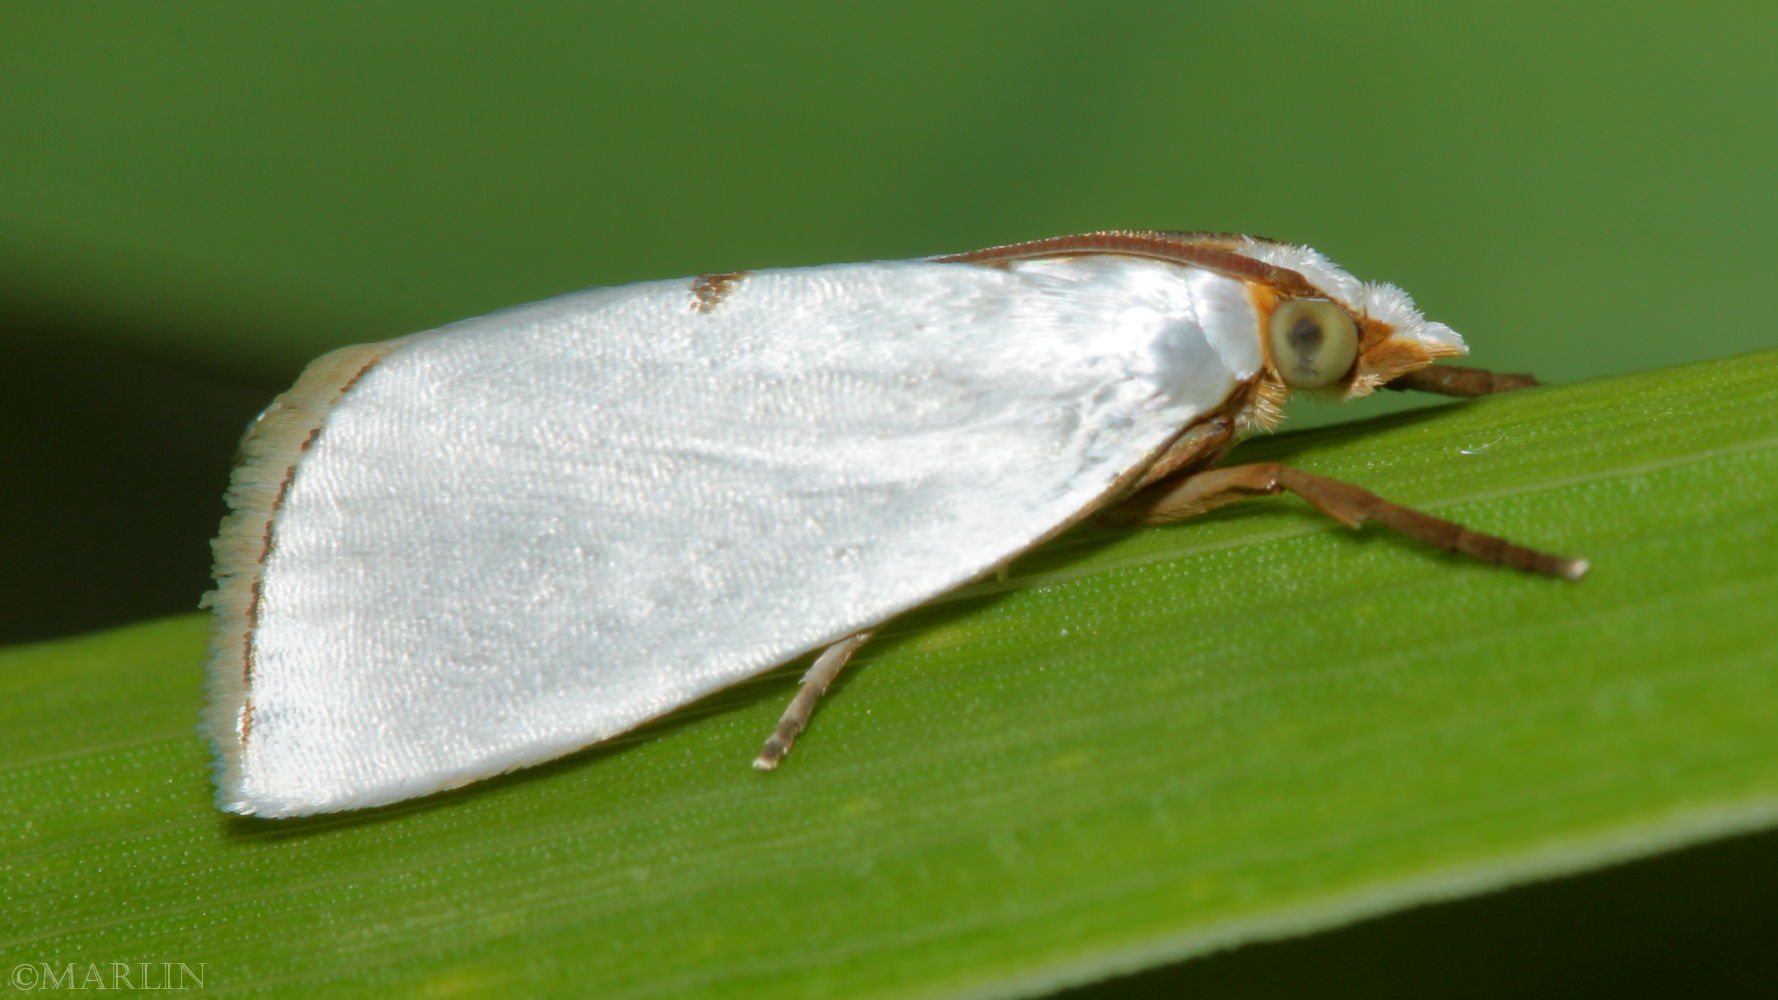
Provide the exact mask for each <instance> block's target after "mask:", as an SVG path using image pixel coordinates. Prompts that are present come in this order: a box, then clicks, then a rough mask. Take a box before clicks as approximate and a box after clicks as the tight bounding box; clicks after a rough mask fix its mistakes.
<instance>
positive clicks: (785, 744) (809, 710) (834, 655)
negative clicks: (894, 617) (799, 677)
mask: <svg viewBox="0 0 1778 1000" xmlns="http://www.w3.org/2000/svg"><path fill="white" fill-rule="evenodd" d="M873 631H874V630H873V629H866V630H864V631H863V632H857V633H854V634H852V635H849V636H847V637H846V638H844V639H841V640H840V641H839V642H836V643H834V644H833V645H831V646H829V647H827V648H826V649H825V650H822V652H821V655H820V656H817V657H816V658H815V662H814V664H813V665H812V666H810V667H809V670H808V672H807V673H805V674H803V685H802V687H800V688H798V689H797V692H796V697H794V698H792V699H790V707H788V708H786V709H785V710H784V714H783V716H781V717H780V718H779V719H778V725H777V727H776V728H774V729H773V730H772V735H770V736H768V737H766V745H765V746H764V747H762V748H761V749H760V751H759V756H757V757H755V758H753V766H754V767H757V768H759V769H760V770H761V771H770V770H772V769H773V768H776V767H777V766H778V762H779V761H781V760H783V759H784V755H785V754H787V753H789V752H790V745H791V744H792V743H795V742H796V737H797V734H798V733H801V732H802V731H803V727H804V726H807V725H808V724H809V716H811V715H813V714H814V713H815V703H816V702H818V701H820V700H821V696H822V695H823V694H825V693H827V687H828V685H830V684H832V683H833V679H834V678H835V677H838V676H839V675H840V670H841V669H842V668H844V667H845V665H846V664H847V663H848V662H850V661H851V659H852V654H853V653H856V652H858V647H860V646H862V645H864V643H865V640H867V639H869V638H870V637H871V633H872V632H873Z"/></svg>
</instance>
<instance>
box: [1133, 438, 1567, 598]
mask: <svg viewBox="0 0 1778 1000" xmlns="http://www.w3.org/2000/svg"><path fill="white" fill-rule="evenodd" d="M1285 490H1289V491H1290V492H1292V493H1295V494H1296V495H1297V496H1300V497H1302V498H1303V499H1305V500H1307V501H1309V502H1310V503H1311V504H1313V505H1314V506H1315V509H1317V510H1319V511H1321V512H1322V513H1323V514H1326V515H1327V516H1328V517H1331V518H1333V519H1334V520H1336V521H1339V522H1340V523H1341V524H1344V525H1346V526H1347V527H1349V528H1356V527H1358V526H1359V525H1361V524H1363V523H1364V522H1365V521H1367V520H1369V521H1375V522H1377V523H1378V524H1381V525H1383V526H1384V527H1386V528H1389V529H1391V530H1393V531H1397V532H1400V533H1401V534H1403V535H1406V536H1407V537H1409V538H1413V539H1416V540H1418V541H1422V542H1425V543H1426V544H1428V545H1433V546H1437V547H1438V548H1441V549H1444V550H1446V551H1449V552H1461V553H1463V554H1464V555H1467V556H1473V557H1475V558H1477V559H1480V560H1482V561H1484V562H1491V563H1498V564H1500V565H1502V566H1511V567H1513V568H1515V569H1523V570H1529V571H1531V572H1533V573H1545V574H1548V575H1550V576H1561V577H1566V578H1568V579H1570V580H1578V579H1580V577H1581V576H1582V575H1583V574H1585V573H1586V571H1587V561H1586V560H1585V559H1570V558H1568V557H1566V556H1559V555H1555V554H1553V553H1549V552H1540V551H1538V550H1537V549H1531V548H1526V547H1525V546H1523V545H1516V544H1514V543H1512V542H1509V541H1507V540H1506V539H1504V538H1499V537H1496V536H1494V535H1488V534H1483V533H1482V532H1479V531H1472V530H1470V529H1469V528H1465V527H1464V526H1463V525H1461V524H1456V523H1453V522H1451V521H1446V520H1444V519H1443V518H1437V517H1433V516H1432V515H1431V514H1428V513H1426V512H1424V511H1418V510H1414V509H1413V508H1411V507H1403V506H1402V505H1400V504H1397V503H1391V502H1390V501H1388V500H1385V499H1383V498H1382V497H1380V496H1377V495H1376V494H1375V493H1372V492H1371V491H1369V490H1367V489H1365V488H1363V487H1361V486H1355V485H1353V484H1351V483H1347V482H1341V481H1340V480H1338V479H1328V478H1327V477H1325V476H1317V475H1313V474H1311V473H1307V472H1303V471H1302V470H1300V469H1293V468H1291V467H1289V466H1287V465H1279V464H1278V463H1276V462H1256V463H1253V464H1251V465H1231V466H1228V467H1226V468H1220V469H1208V470H1205V471H1203V472H1198V473H1194V474H1192V475H1189V476H1186V477H1185V478H1183V479H1180V480H1178V481H1176V482H1169V483H1159V484H1156V485H1155V486H1152V487H1149V488H1148V489H1146V490H1143V491H1142V492H1140V493H1138V494H1136V496H1134V497H1132V498H1131V499H1130V500H1129V501H1127V502H1126V503H1125V504H1124V505H1123V507H1121V508H1120V509H1119V510H1118V511H1117V512H1116V514H1115V515H1114V516H1116V517H1117V519H1118V520H1121V521H1124V522H1126V523H1135V524H1166V523H1168V522H1171V521H1180V520H1184V519H1185V518H1188V517H1194V516H1196V515H1198V514H1202V513H1204V512H1205V511H1209V510H1214V509H1216V508H1217V507H1221V506H1224V505H1226V504H1231V503H1234V502H1235V501H1237V500H1241V499H1244V498H1246V497H1250V496H1264V495H1267V494H1272V493H1281V492H1283V491H1285Z"/></svg>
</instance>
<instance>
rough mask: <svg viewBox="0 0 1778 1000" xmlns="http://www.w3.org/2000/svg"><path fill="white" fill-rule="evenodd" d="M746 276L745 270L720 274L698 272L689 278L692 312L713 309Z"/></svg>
mask: <svg viewBox="0 0 1778 1000" xmlns="http://www.w3.org/2000/svg"><path fill="white" fill-rule="evenodd" d="M746 276H747V272H746V271H727V272H724V273H722V274H700V275H698V276H697V277H695V278H693V279H691V309H692V312H701V313H707V312H709V311H710V310H712V309H715V308H716V307H717V306H718V305H721V304H722V300H723V299H726V298H728V296H729V293H730V292H733V291H734V290H735V288H736V287H738V286H739V285H740V284H741V279H742V278H745V277H746Z"/></svg>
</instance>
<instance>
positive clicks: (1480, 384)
mask: <svg viewBox="0 0 1778 1000" xmlns="http://www.w3.org/2000/svg"><path fill="white" fill-rule="evenodd" d="M1542 384H1543V383H1542V382H1539V381H1538V380H1537V376H1535V375H1509V374H1507V373H1506V372H1494V371H1489V370H1488V369H1486V368H1465V367H1463V366H1462V365H1444V364H1439V365H1427V366H1426V367H1425V368H1416V369H1414V370H1413V371H1411V372H1408V373H1407V374H1406V375H1402V376H1399V377H1397V378H1394V379H1391V380H1390V381H1388V382H1385V383H1383V388H1385V389H1417V390H1419V391H1420V392H1436V393H1438V394H1439V395H1441V396H1492V395H1494V394H1495V393H1500V392H1512V391H1513V390H1515V389H1529V388H1531V387H1532V386H1534V385H1542Z"/></svg>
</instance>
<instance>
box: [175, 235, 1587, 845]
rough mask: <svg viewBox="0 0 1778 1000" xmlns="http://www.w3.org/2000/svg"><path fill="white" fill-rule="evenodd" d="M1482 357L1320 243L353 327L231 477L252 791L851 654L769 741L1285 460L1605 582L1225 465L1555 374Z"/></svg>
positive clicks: (230, 731) (1005, 260)
mask: <svg viewBox="0 0 1778 1000" xmlns="http://www.w3.org/2000/svg"><path fill="white" fill-rule="evenodd" d="M1462 353H1464V346H1463V341H1462V340H1461V339H1460V338H1459V337H1458V336H1457V334H1456V333H1454V332H1452V331H1451V330H1450V329H1449V328H1448V327H1446V326H1444V325H1442V324H1439V323H1433V322H1428V321H1427V320H1425V319H1423V318H1422V317H1421V315H1420V313H1419V312H1418V311H1416V310H1415V308H1414V306H1413V304H1412V302H1411V301H1410V300H1409V298H1408V296H1407V295H1406V294H1404V293H1402V292H1401V291H1400V290H1398V289H1396V288H1394V287H1392V286H1389V285H1380V284H1365V283H1361V282H1359V281H1357V280H1356V279H1354V278H1353V277H1351V276H1350V275H1348V274H1347V273H1345V272H1344V271H1342V270H1340V269H1339V268H1338V267H1336V266H1334V265H1333V264H1332V263H1331V262H1329V261H1328V260H1327V259H1326V258H1325V257H1323V256H1321V255H1320V254H1318V253H1316V252H1315V251H1313V250H1309V249H1307V248H1304V247H1299V246H1292V245H1289V244H1285V243H1279V242H1275V241H1271V240H1263V239H1257V238H1253V237H1247V236H1235V235H1227V234H1207V233H1155V232H1107V233H1093V234H1088V235H1085V236H1074V237H1062V238H1058V239H1053V240H1042V241H1037V242H1033V243H1024V244H1017V245H1013V246H1008V247H998V248H993V249H990V250H984V251H978V252H975V253H969V254H960V255H954V256H949V257H937V258H929V259H921V260H909V261H889V262H881V263H870V264H838V265H831V266H823V267H807V268H789V269H782V270H764V271H753V272H743V273H735V274H723V275H706V276H703V277H698V278H693V279H689V280H683V279H682V280H673V281H655V282H646V283H642V284H635V285H626V286H622V287H618V288H601V289H593V290H591V291H584V292H576V293H574V294H570V295H563V296H561V297H559V298H554V299H550V300H547V301H544V302H539V303H535V304H532V305H525V306H518V307H515V308H511V309H506V310H503V311H500V312H496V313H492V314H490V315H487V316H482V317H479V318H476V319H470V320H465V321H463V322H460V323H454V324H452V325H450V326H446V327H442V328H440V329H437V330H432V331H429V332H426V333H419V334H414V335H412V336H408V337H403V338H400V339H398V340H392V341H389V342H386V343H381V344H370V345H363V346H357V347H347V348H343V349H341V350H338V351H335V352H333V353H331V354H328V355H326V356H324V357H322V358H320V359H319V360H317V361H315V362H314V363H313V364H311V365H310V366H309V367H308V368H307V370H305V371H304V372H303V374H302V375H301V377H300V378H299V379H298V380H297V382H296V384H295V385H294V386H293V387H292V388H291V389H290V390H289V391H287V392H285V393H284V394H283V395H281V396H279V397H278V398H277V399H276V400H274V401H273V402H272V404H271V406H270V407H269V408H268V409H267V410H266V411H265V412H264V413H263V414H261V415H260V417H259V418H258V420H257V422H256V423H255V424H254V425H253V427H252V428H251V430H250V431H249V433H248V436H247V437H246V439H245V441H244V442H243V444H242V451H241V460H240V463H239V465H238V467H237V468H236V469H235V472H234V476H233V479H232V482H231V485H230V488H229V493H228V501H229V503H230V505H231V507H232V510H233V512H232V513H231V514H230V515H229V517H228V518H227V519H226V520H225V521H224V522H223V525H222V530H221V534H220V537H219V538H218V539H217V540H216V543H215V550H216V581H217V589H216V590H215V591H214V592H213V593H211V594H210V595H209V596H208V597H207V598H206V600H207V602H208V603H209V604H210V605H212V606H213V608H214V611H215V615H214V631H213V637H212V649H211V663H210V687H211V697H212V706H211V710H210V714H209V718H208V723H207V725H208V729H209V734H210V737H211V739H212V740H213V741H214V743H215V745H216V748H217V751H218V755H219V758H220V765H219V768H218V770H219V774H218V784H219V786H220V793H219V796H218V800H219V804H220V805H221V807H222V808H224V809H227V810H231V811H234V812H239V813H249V814H255V815H261V816H297V815H303V814H307V813H316V812H325V811H330V810H338V809H353V808H361V807H366V806H375V805H380V804H383V803H388V802H394V801H397V800H400V799H405V798H408V797H411V796H416V795H425V794H427V793H430V792H435V791H439V790H441V789H445V788H451V787H454V786H457V785H462V784H465V783H467V782H471V781H475V780H477V779H480V778H485V777H489V776H491V775H495V774H499V773H501V772H504V771H509V770H512V769H514V768H520V767H524V766H527V765H530V764H536V763H539V762H541V761H545V760H549V759H551V758H554V757H559V756H561V755H563V754H566V753H569V752H571V751H574V750H576V749H579V748H581V747H585V746H587V745H589V744H592V743H597V742H599V741H600V740H604V739H607V738H609V737H611V736H613V735H615V734H618V733H621V732H623V731H625V730H628V729H631V728H633V727H635V726H636V725H638V724H640V723H642V722H644V721H646V720H649V719H652V718H655V717H657V716H660V715H662V714H664V713H667V712H670V711H672V710H673V709H674V708H677V707H678V706H681V705H684V704H686V703H687V702H690V701H692V700H693V699H696V698H698V697H699V696H701V695H704V694H707V693H709V692H711V691H714V690H716V689H718V688H721V687H725V686H727V685H730V684H733V683H735V682H737V681H739V680H742V679H743V678H746V677H748V676H751V675H754V674H757V673H759V672H761V671H764V670H766V669H768V668H771V667H773V666H776V665H778V664H781V663H784V662H785V661H787V660H790V659H792V658H794V657H796V656H798V655H799V654H802V653H804V652H806V651H809V650H813V649H818V648H821V647H829V649H828V652H827V653H826V654H824V655H823V656H822V657H820V658H819V660H818V661H817V663H816V666H815V667H814V668H813V669H811V671H810V673H809V676H808V677H807V678H806V679H805V680H806V683H805V685H804V687H803V689H802V691H800V692H799V694H798V696H797V698H796V700H795V701H794V702H793V703H792V706H791V708H790V710H789V711H788V712H786V714H785V719H784V721H783V723H782V724H781V725H780V727H779V729H778V731H777V732H776V733H774V734H773V736H772V738H771V740H769V741H768V745H767V748H766V750H765V751H764V752H762V753H761V755H760V757H759V759H758V760H757V761H756V763H757V764H758V765H759V766H762V767H771V766H774V765H775V764H776V763H777V761H778V759H779V758H780V757H781V756H782V755H783V753H784V752H785V751H786V750H787V749H788V747H789V744H790V741H791V740H792V739H794V737H795V736H796V734H797V732H798V731H799V730H800V729H801V728H802V725H803V723H804V722H805V721H806V720H807V718H808V714H809V712H810V710H811V709H812V708H813V705H814V702H815V699H816V698H817V697H818V696H819V695H820V693H821V691H822V690H824V689H825V687H826V685H827V683H828V682H829V681H831V680H832V678H833V676H834V674H836V673H837V672H838V670H839V669H840V667H841V666H842V665H843V664H844V663H845V660H846V658H847V657H849V656H850V655H851V653H852V651H853V650H854V649H856V648H857V647H858V645H860V644H861V643H862V642H863V641H864V639H865V638H867V637H868V635H869V632H870V630H871V629H872V628H874V627H875V626H877V625H879V624H880V623H882V622H883V621H885V620H886V619H889V618H891V617H893V616H895V615H897V614H899V613H901V612H903V611H906V610H907V609H909V608H912V607H914V606H916V605H919V604H921V603H922V602H925V601H927V600H929V599H930V598H932V597H933V596H935V595H937V594H941V593H943V592H945V591H947V590H950V589H952V588H954V587H957V586H958V585H960V584H963V583H966V582H968V581H970V580H973V579H976V578H978V577H981V576H983V575H985V574H990V573H993V572H994V571H995V570H996V569H997V568H998V567H1001V566H1004V565H1005V564H1006V563H1007V562H1009V561H1010V560H1012V559H1013V558H1015V557H1017V556H1018V555H1019V554H1020V553H1022V552H1025V551H1026V550H1027V549H1029V548H1031V547H1032V546H1033V545H1036V544H1037V543H1039V542H1041V541H1043V540H1044V539H1046V538H1049V537H1050V536H1052V535H1054V534H1056V533H1057V532H1058V531H1061V530H1062V529H1063V528H1065V527H1067V526H1068V525H1070V524H1073V523H1075V522H1077V521H1079V520H1081V519H1082V518H1083V517H1086V516H1088V515H1090V514H1092V513H1094V512H1095V511H1099V510H1101V509H1102V508H1105V507H1107V505H1108V504H1111V503H1113V502H1114V501H1122V503H1121V504H1120V506H1119V508H1118V509H1119V510H1121V511H1122V512H1123V513H1124V516H1125V517H1126V519H1129V520H1135V521H1144V522H1158V521H1167V520H1176V519H1178V518H1181V517H1189V516H1191V515H1192V514H1195V513H1198V512H1201V511H1203V510H1207V509H1209V508H1211V507H1215V506H1219V505H1221V504H1223V503H1226V502H1229V501H1231V500H1234V499H1238V498H1239V497H1241V496H1243V495H1248V494H1253V493H1275V492H1278V491H1279V490H1284V489H1287V490H1291V491H1293V492H1297V493H1299V494H1302V495H1304V496H1305V497H1307V498H1308V499H1310V500H1311V501H1312V502H1313V503H1315V504H1316V506H1318V507H1320V508H1321V509H1322V510H1324V511H1326V512H1327V513H1329V514H1331V515H1332V516H1334V517H1336V518H1338V519H1340V520H1341V521H1344V522H1346V523H1347V524H1352V525H1356V524H1357V523H1358V522H1360V521H1362V520H1364V519H1365V518H1367V517H1370V518H1375V519H1377V520H1378V521H1380V522H1382V523H1384V524H1386V525H1388V526H1390V527H1393V528H1396V529H1397V530H1401V531H1405V532H1407V533H1408V534H1410V535H1413V536H1415V537H1419V538H1423V539H1425V540H1427V541H1429V542H1432V543H1433V544H1437V545H1440V546H1443V547H1446V548H1453V549H1458V550H1461V551H1465V552H1469V553H1471V554H1473V555H1477V556H1479V557H1481V558H1485V559H1490V560H1492V561H1495V562H1503V563H1507V564H1510V565H1515V566H1519V567H1521V568H1526V569H1533V570H1538V571H1542V572H1547V573H1554V574H1558V575H1563V576H1569V577H1577V576H1579V575H1580V574H1581V573H1582V572H1584V570H1585V564H1584V563H1583V562H1581V561H1579V560H1565V559H1561V558H1559V557H1556V556H1551V555H1547V554H1543V553H1537V552H1533V551H1531V550H1528V549H1523V548H1520V547H1517V546H1513V545H1510V544H1508V543H1506V542H1503V541H1501V540H1499V539H1495V538H1492V537H1490V536H1486V535H1480V534H1476V533H1474V532H1470V531H1468V530H1466V529H1462V528H1459V527H1457V526H1456V525H1452V524H1449V523H1448V522H1444V521H1439V520H1437V519H1435V518H1431V517H1429V516H1427V515H1424V514H1420V513H1418V512H1415V511H1410V510H1406V509H1405V508H1401V507H1398V506H1395V505H1393V504H1389V503H1387V502H1386V501H1382V500H1380V499H1378V498H1377V497H1375V496H1374V495H1372V494H1370V493H1367V492H1365V491H1363V490H1361V489H1358V488H1357V487H1354V486H1350V485H1348V484H1344V483H1338V482H1335V481H1332V480H1327V479H1321V478H1319V477H1315V476H1309V475H1307V474H1305V473H1301V472H1298V471H1296V470H1294V469H1289V468H1285V467H1281V466H1276V465H1270V464H1264V465H1247V466H1235V467H1227V468H1218V467H1216V466H1215V463H1216V462H1217V460H1218V459H1220V458H1221V457H1222V456H1223V454H1224V453H1226V452H1227V450H1228V449H1229V448H1230V447H1231V446H1232V445H1233V444H1234V442H1235V441H1236V440H1238V439H1239V438H1240V437H1241V436H1242V435H1243V434H1245V433H1247V432H1249V431H1252V430H1256V429H1263V428H1267V427H1270V426H1271V425H1272V424H1273V423H1274V422H1275V421H1276V420H1277V416H1278V405H1279V404H1280V403H1281V402H1282V401H1283V399H1284V398H1285V397H1286V396H1287V395H1288V394H1289V393H1290V392H1291V391H1292V390H1293V389H1312V390H1315V391H1317V392H1320V393H1323V394H1328V395H1333V396H1344V397H1351V396H1360V395H1364V394H1366V393H1369V392H1371V391H1372V390H1373V389H1375V388H1376V387H1378V386H1380V385H1382V384H1384V383H1386V382H1390V381H1395V382H1396V383H1397V385H1401V384H1403V383H1406V384H1410V385H1412V386H1414V387H1417V388H1425V389H1432V390H1434V391H1445V392H1453V393H1457V394H1470V393H1474V392H1482V391H1495V390H1499V389H1502V388H1510V387H1515V386H1516V385H1519V384H1524V383H1523V382H1522V381H1513V380H1514V379H1515V378H1517V377H1514V376H1491V375H1489V374H1488V373H1486V372H1480V371H1478V370H1473V369H1451V368H1445V367H1440V368H1437V369H1429V370H1428V371H1425V372H1417V370H1418V369H1421V368H1423V367H1424V366H1425V365H1427V364H1428V363H1429V362H1431V361H1432V360H1433V359H1434V358H1437V357H1441V356H1447V355H1458V354H1462ZM1433 372H1436V373H1438V374H1437V375H1431V373H1433ZM1429 376H1430V377H1429Z"/></svg>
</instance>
